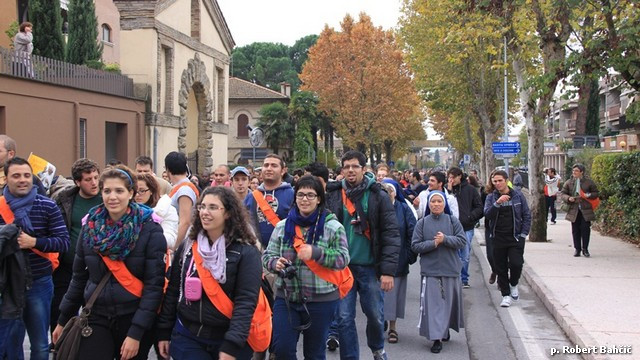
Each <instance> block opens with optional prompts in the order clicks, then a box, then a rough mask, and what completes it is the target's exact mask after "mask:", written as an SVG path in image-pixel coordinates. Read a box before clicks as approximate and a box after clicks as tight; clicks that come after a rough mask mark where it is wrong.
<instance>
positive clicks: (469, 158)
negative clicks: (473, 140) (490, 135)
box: [464, 154, 471, 164]
mask: <svg viewBox="0 0 640 360" xmlns="http://www.w3.org/2000/svg"><path fill="white" fill-rule="evenodd" d="M464 163H465V164H471V155H469V154H464Z"/></svg>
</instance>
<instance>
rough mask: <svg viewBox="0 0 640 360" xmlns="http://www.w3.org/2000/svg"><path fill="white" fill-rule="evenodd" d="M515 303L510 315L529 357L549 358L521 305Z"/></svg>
mask: <svg viewBox="0 0 640 360" xmlns="http://www.w3.org/2000/svg"><path fill="white" fill-rule="evenodd" d="M520 286H522V285H520ZM522 302H523V301H522V300H519V301H516V302H514V303H513V305H516V304H521V303H522ZM513 305H512V306H511V307H510V308H509V309H508V310H509V315H511V319H512V320H513V324H514V325H515V328H516V331H517V332H518V334H519V335H520V339H521V340H522V345H523V346H524V349H525V351H526V352H527V357H528V358H529V359H531V360H537V359H548V356H546V352H545V351H544V349H543V348H542V347H541V346H540V344H539V343H538V336H536V333H535V332H534V331H533V329H531V327H530V326H529V322H527V320H526V319H525V316H524V313H523V311H522V309H521V308H520V306H513ZM538 335H539V334H538Z"/></svg>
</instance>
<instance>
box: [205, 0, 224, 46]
mask: <svg viewBox="0 0 640 360" xmlns="http://www.w3.org/2000/svg"><path fill="white" fill-rule="evenodd" d="M200 2H201V3H202V0H201V1H200ZM201 9H205V8H203V7H201ZM200 41H202V43H203V44H205V45H208V46H211V47H212V48H214V49H223V48H224V43H223V42H222V38H221V37H220V33H218V30H216V26H215V25H214V23H213V21H211V18H210V17H208V16H205V17H201V19H200Z"/></svg>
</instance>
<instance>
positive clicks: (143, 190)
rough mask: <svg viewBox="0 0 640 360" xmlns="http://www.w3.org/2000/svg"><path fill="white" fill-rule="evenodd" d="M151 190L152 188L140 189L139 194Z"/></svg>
mask: <svg viewBox="0 0 640 360" xmlns="http://www.w3.org/2000/svg"><path fill="white" fill-rule="evenodd" d="M149 190H151V189H138V194H140V195H144V194H146V193H147V191H149Z"/></svg>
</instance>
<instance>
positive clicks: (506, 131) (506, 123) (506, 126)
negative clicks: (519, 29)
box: [504, 36, 511, 177]
mask: <svg viewBox="0 0 640 360" xmlns="http://www.w3.org/2000/svg"><path fill="white" fill-rule="evenodd" d="M507 85H508V84H507V37H506V36H505V37H504V141H505V142H507V141H509V121H508V120H509V107H508V105H507V104H508V102H507ZM505 155H506V154H505ZM504 170H505V171H506V172H507V175H509V158H508V157H507V156H505V157H504ZM509 177H511V175H509Z"/></svg>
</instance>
